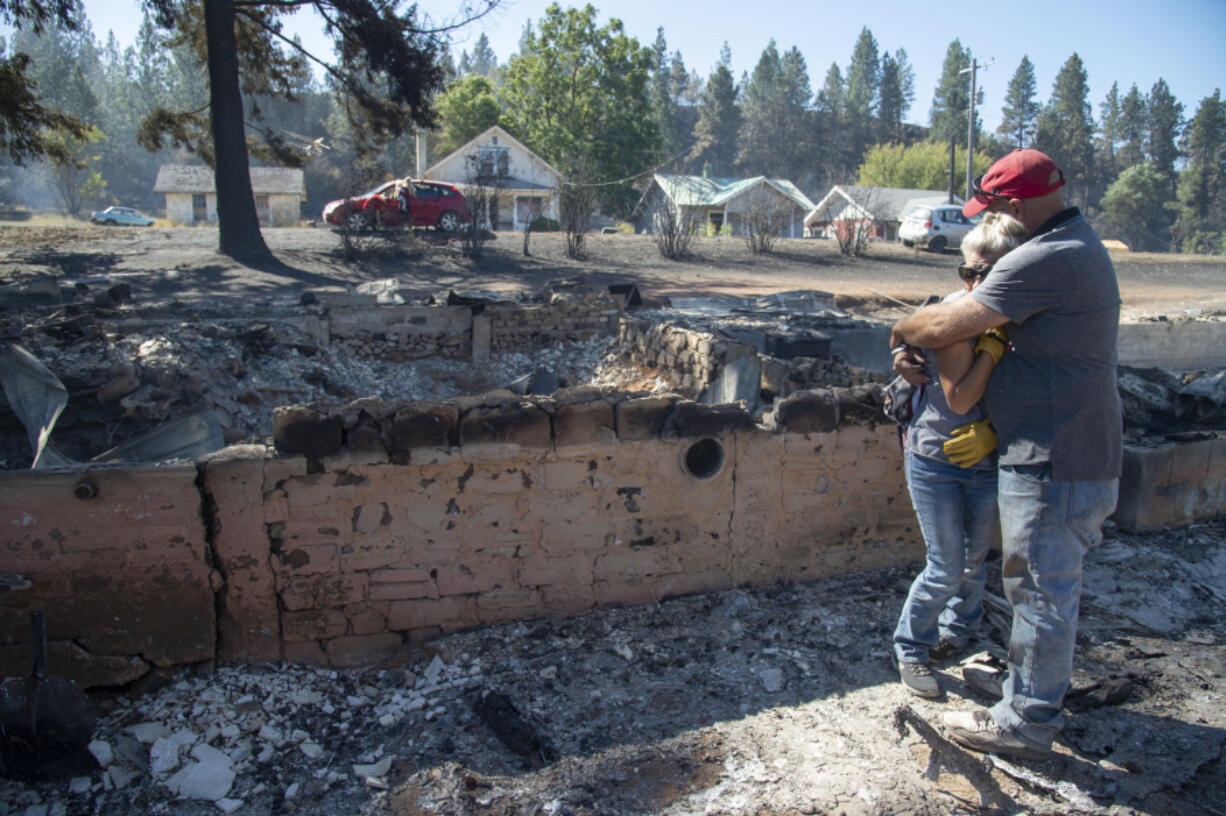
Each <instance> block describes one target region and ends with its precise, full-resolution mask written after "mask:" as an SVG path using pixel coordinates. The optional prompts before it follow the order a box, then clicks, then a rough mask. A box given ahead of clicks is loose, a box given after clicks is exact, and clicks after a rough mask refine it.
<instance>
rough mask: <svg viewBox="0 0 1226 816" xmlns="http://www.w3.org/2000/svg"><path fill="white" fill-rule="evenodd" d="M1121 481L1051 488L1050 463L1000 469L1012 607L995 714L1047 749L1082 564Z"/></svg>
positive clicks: (1072, 636)
mask: <svg viewBox="0 0 1226 816" xmlns="http://www.w3.org/2000/svg"><path fill="white" fill-rule="evenodd" d="M1119 485H1120V482H1119V479H1107V480H1104V481H1096V482H1053V481H1052V480H1051V467H1050V466H1049V465H1024V466H1023V465H1018V466H1012V467H1010V466H1005V467H1002V468H1001V469H1000V523H1001V535H1002V544H1003V549H1004V559H1003V562H1002V565H1001V573H1002V576H1003V579H1004V588H1005V596H1006V597H1007V598H1008V599H1009V602H1010V603H1011V604H1013V634H1012V636H1011V637H1010V640H1009V676H1008V679H1007V680H1006V681H1005V687H1004V697H1003V698H1002V699H1001V701H1000V702H999V703H997V704H996V705H995V706H993V707H992V709H991V711H992V716H993V718H995V720H996V722H997V724H999V725H1000V726H1001V728H1003V729H1005V730H1006V731H1010V732H1012V733H1013V734H1015V735H1017V736H1018V737H1019V738H1020V739H1021V740H1022V741H1023V742H1027V743H1029V744H1030V745H1031V746H1032V747H1034V748H1039V749H1044V748H1047V747H1049V746H1050V745H1051V742H1052V739H1054V738H1055V736H1056V733H1057V732H1058V731H1059V730H1060V726H1061V725H1062V724H1063V721H1064V712H1063V705H1064V694H1065V692H1066V691H1067V690H1068V687H1069V681H1070V679H1071V678H1072V675H1073V648H1074V646H1075V645H1076V640H1077V612H1078V606H1079V604H1080V601H1081V565H1082V559H1083V558H1084V556H1085V553H1086V550H1087V549H1089V547H1090V546H1091V545H1092V544H1094V543H1097V541H1098V540H1099V538H1100V536H1101V531H1100V528H1101V527H1102V523H1103V521H1105V520H1106V518H1107V516H1109V515H1110V514H1111V512H1112V511H1113V510H1114V509H1115V502H1116V498H1117V497H1118V494H1119Z"/></svg>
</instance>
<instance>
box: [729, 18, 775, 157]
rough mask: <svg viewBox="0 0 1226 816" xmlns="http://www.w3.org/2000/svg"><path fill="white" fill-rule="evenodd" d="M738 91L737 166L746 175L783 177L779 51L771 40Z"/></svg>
mask: <svg viewBox="0 0 1226 816" xmlns="http://www.w3.org/2000/svg"><path fill="white" fill-rule="evenodd" d="M743 85H744V88H743V90H742V92H741V94H742V95H741V98H742V100H743V102H742V112H741V113H742V117H743V118H742V126H741V139H740V145H739V149H738V151H737V157H736V161H737V165H738V166H739V167H740V169H741V172H743V173H744V174H745V175H749V176H759V175H772V176H778V175H783V168H782V164H783V159H782V152H783V150H782V138H783V137H782V134H781V132H780V131H781V129H782V125H783V123H782V122H781V121H780V119H779V114H780V111H781V108H782V103H783V88H782V69H781V67H780V65H779V49H778V48H776V46H775V41H774V40H771V41H770V42H769V43H768V44H767V46H766V48H765V49H763V51H762V55H761V56H760V57H758V64H757V65H755V66H754V69H753V75H752V76H750V77H749V79H748V81H746V82H745V83H743Z"/></svg>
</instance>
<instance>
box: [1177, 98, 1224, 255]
mask: <svg viewBox="0 0 1226 816" xmlns="http://www.w3.org/2000/svg"><path fill="white" fill-rule="evenodd" d="M1184 151H1185V153H1186V154H1187V157H1188V163H1187V166H1186V167H1185V168H1184V170H1183V172H1182V173H1180V175H1179V204H1178V206H1179V215H1178V217H1177V218H1176V220H1175V226H1174V227H1173V228H1172V234H1173V238H1174V240H1175V244H1176V248H1177V249H1179V250H1181V251H1183V252H1198V253H1207V254H1210V253H1211V254H1219V253H1223V252H1226V103H1224V102H1223V101H1222V94H1221V91H1220V90H1215V91H1214V92H1213V96H1208V97H1205V98H1204V99H1202V100H1201V103H1200V105H1199V106H1198V107H1197V109H1196V115H1195V116H1193V117H1192V121H1191V122H1189V123H1188V127H1187V129H1186V130H1185V131H1184Z"/></svg>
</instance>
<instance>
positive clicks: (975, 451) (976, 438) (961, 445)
mask: <svg viewBox="0 0 1226 816" xmlns="http://www.w3.org/2000/svg"><path fill="white" fill-rule="evenodd" d="M941 450H943V451H945V455H946V456H948V457H949V461H950V462H953V463H954V464H955V465H958V466H959V467H964V468H968V467H971V466H972V465H974V464H975V463H977V462H978V461H979V460H980V459H982V458H983V457H985V456H987V455H988V454H989V453H991V452H992V451H994V450H996V431H994V430H992V424H991V421H990V420H987V419H981V420H979V421H978V422H972V423H971V424H969V425H963V426H962V427H961V428H955V429H954V432H953V438H952V439H950V440H949V441H948V442H946V443H945V444H944V445H942V446H941Z"/></svg>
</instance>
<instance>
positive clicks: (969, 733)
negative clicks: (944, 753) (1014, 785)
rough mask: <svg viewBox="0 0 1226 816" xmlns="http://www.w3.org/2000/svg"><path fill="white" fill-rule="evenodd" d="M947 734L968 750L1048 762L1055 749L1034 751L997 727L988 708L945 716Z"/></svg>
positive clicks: (953, 712)
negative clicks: (1052, 750) (1046, 760)
mask: <svg viewBox="0 0 1226 816" xmlns="http://www.w3.org/2000/svg"><path fill="white" fill-rule="evenodd" d="M942 722H943V723H944V725H945V733H946V734H947V735H949V738H950V739H951V740H953V741H954V742H956V743H958V744H959V745H961V746H963V747H964V748H970V749H971V750H972V751H982V752H983V753H985V754H1000V755H1001V756H1007V757H1015V758H1017V759H1047V758H1048V757H1050V756H1051V749H1050V748H1046V749H1042V750H1040V749H1038V748H1032V747H1030V746H1029V745H1027V744H1026V743H1024V742H1022V741H1021V740H1020V739H1019V738H1018V737H1016V736H1014V735H1013V734H1010V733H1009V732H1008V731H1006V730H1005V729H1003V728H1001V727H1000V726H999V725H997V724H996V720H994V719H993V718H992V715H991V714H990V713H989V712H988V710H987V709H985V708H981V709H979V710H978V711H949V712H946V713H945V715H944V716H943V717H942Z"/></svg>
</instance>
